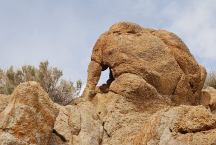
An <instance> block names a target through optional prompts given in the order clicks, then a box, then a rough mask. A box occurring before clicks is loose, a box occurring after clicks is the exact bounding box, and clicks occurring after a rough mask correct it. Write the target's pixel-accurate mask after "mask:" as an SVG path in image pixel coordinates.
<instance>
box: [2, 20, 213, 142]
mask: <svg viewBox="0 0 216 145" xmlns="http://www.w3.org/2000/svg"><path fill="white" fill-rule="evenodd" d="M107 68H109V69H110V76H109V79H108V81H107V84H104V85H102V86H100V87H96V85H97V82H98V80H99V78H100V74H101V71H103V70H105V69H107ZM205 77H206V72H205V69H204V68H203V67H202V66H200V65H199V64H197V62H196V61H195V59H194V58H193V56H192V55H191V53H190V52H189V50H188V48H187V46H186V45H185V44H184V43H183V42H182V41H181V39H180V38H178V37H177V36H176V35H175V34H173V33H170V32H167V31H164V30H154V29H146V28H143V27H141V26H139V25H136V24H133V23H125V22H121V23H117V24H114V25H113V26H112V27H111V28H110V29H109V31H107V32H105V33H104V34H102V35H101V36H100V38H99V39H98V41H97V43H96V44H95V47H94V50H93V53H92V59H91V62H90V64H89V68H88V81H87V86H86V89H85V91H84V93H83V97H81V98H78V99H77V100H75V101H74V102H73V104H71V105H68V106H60V105H57V104H55V103H53V102H52V101H51V100H50V99H49V97H48V96H47V94H46V93H45V92H44V91H43V90H42V88H41V87H40V86H39V85H38V84H37V83H35V82H28V83H24V84H21V85H20V86H18V87H17V89H16V90H15V91H14V93H13V94H12V95H11V96H10V99H9V100H7V99H6V96H3V97H1V96H0V145H12V144H13V145H14V144H16V145H27V144H31V145H185V144H187V145H212V144H216V116H215V115H214V113H212V112H211V111H213V110H214V106H215V102H216V101H215V94H216V93H215V92H216V91H215V90H214V89H212V88H210V89H206V90H203V91H202V95H200V94H201V89H202V87H203V83H204V80H205ZM8 102H9V103H8ZM179 104H187V105H188V106H185V105H179ZM196 104H202V105H203V106H201V105H200V106H191V105H196ZM204 106H205V107H206V108H208V109H206V108H205V107H204ZM209 107H210V109H209Z"/></svg>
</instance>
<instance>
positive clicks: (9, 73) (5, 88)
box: [0, 61, 82, 105]
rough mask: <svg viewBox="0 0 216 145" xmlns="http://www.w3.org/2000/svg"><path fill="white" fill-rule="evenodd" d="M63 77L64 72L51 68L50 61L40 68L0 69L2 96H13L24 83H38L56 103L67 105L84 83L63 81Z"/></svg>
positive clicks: (0, 92)
mask: <svg viewBox="0 0 216 145" xmlns="http://www.w3.org/2000/svg"><path fill="white" fill-rule="evenodd" d="M62 75H63V73H62V71H61V70H59V69H58V68H56V67H50V66H49V63H48V61H45V62H41V63H40V65H39V67H38V68H36V67H34V66H31V65H24V66H22V67H21V68H19V69H16V70H15V69H14V68H13V66H11V67H10V68H9V69H7V70H2V69H0V94H11V93H12V92H13V90H14V89H15V87H16V86H17V85H19V84H20V83H22V82H26V81H36V82H39V83H40V85H41V86H42V87H43V89H44V90H45V91H46V92H47V93H48V94H49V96H50V98H51V99H52V100H53V101H54V102H56V103H59V104H61V105H66V104H68V103H69V102H71V101H72V100H73V99H74V98H75V97H76V96H78V94H79V92H80V89H81V87H82V82H81V81H80V80H79V81H76V83H73V82H71V81H69V80H64V79H61V77H62Z"/></svg>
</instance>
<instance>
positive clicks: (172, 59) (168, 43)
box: [84, 22, 206, 104]
mask: <svg viewBox="0 0 216 145" xmlns="http://www.w3.org/2000/svg"><path fill="white" fill-rule="evenodd" d="M107 68H109V69H110V77H109V79H108V81H107V87H108V88H109V89H108V90H110V91H113V92H115V93H117V94H121V95H124V94H127V95H131V97H134V96H138V95H140V94H142V93H145V91H147V92H152V93H154V94H155V93H156V92H157V93H158V95H163V96H164V97H165V96H166V97H170V99H171V100H172V101H173V102H174V103H175V104H198V103H199V95H200V92H201V89H202V87H203V84H204V81H205V77H206V72H205V69H204V68H203V67H202V66H200V65H199V64H198V63H197V62H196V60H195V59H194V57H193V56H192V54H191V53H190V51H189V49H188V48H187V46H186V45H185V44H184V43H183V42H182V40H181V39H180V38H179V37H178V36H176V35H175V34H173V33H171V32H168V31H165V30H156V29H148V28H144V27H141V26H139V25H137V24H134V23H128V22H120V23H117V24H114V25H113V26H111V27H110V29H109V30H108V31H107V32H105V33H103V34H102V35H101V36H100V37H99V39H98V40H97V42H96V44H95V46H94V49H93V52H92V57H91V62H90V64H89V68H88V81H87V87H86V89H85V92H84V96H87V97H91V96H94V95H95V90H96V85H97V83H98V80H99V78H100V74H101V71H103V70H105V69H107ZM133 78H135V79H133ZM136 78H138V79H136ZM137 80H139V81H137ZM125 85H126V88H128V87H129V88H130V89H129V90H128V89H123V88H124V87H125ZM134 85H135V86H134ZM117 86H118V87H117ZM121 87H122V88H121ZM139 87H141V89H140V88H139ZM143 89H144V90H145V91H144V90H143ZM106 90H107V89H106ZM152 93H150V94H149V96H148V94H143V95H144V96H145V97H147V98H148V97H151V95H152Z"/></svg>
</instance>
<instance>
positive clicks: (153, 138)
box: [131, 106, 216, 145]
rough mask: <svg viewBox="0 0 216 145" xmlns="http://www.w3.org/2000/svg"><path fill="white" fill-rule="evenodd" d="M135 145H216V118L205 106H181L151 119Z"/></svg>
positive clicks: (133, 141) (135, 137) (136, 139)
mask: <svg viewBox="0 0 216 145" xmlns="http://www.w3.org/2000/svg"><path fill="white" fill-rule="evenodd" d="M131 140H132V141H131V142H132V144H133V145H147V144H151V145H186V144H187V145H212V144H216V116H215V115H212V113H211V112H210V111H209V110H207V109H206V108H204V107H203V106H196V107H194V106H179V107H173V108H169V109H165V110H162V111H159V112H157V113H155V114H154V115H152V116H151V117H150V118H148V121H147V122H146V123H145V124H144V126H143V128H142V129H141V130H140V132H139V133H138V134H136V135H134V139H133V137H132V139H131Z"/></svg>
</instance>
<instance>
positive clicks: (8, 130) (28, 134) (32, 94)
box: [0, 82, 58, 145]
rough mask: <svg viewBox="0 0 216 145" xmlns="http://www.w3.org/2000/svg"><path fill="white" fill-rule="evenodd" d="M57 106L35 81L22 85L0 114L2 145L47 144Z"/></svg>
mask: <svg viewBox="0 0 216 145" xmlns="http://www.w3.org/2000/svg"><path fill="white" fill-rule="evenodd" d="M57 115H58V109H57V108H56V106H55V105H54V103H53V102H52V101H51V100H50V99H49V97H48V95H47V93H46V92H44V91H43V89H42V88H41V87H40V85H39V84H38V83H36V82H27V83H23V84H20V85H19V86H18V87H17V88H16V89H15V91H14V92H13V94H12V95H11V100H10V102H9V104H8V105H7V107H6V108H5V109H4V110H3V111H2V112H1V113H0V144H1V145H29V144H32V145H47V144H48V142H49V140H50V137H51V134H52V132H53V126H54V122H55V118H56V116H57Z"/></svg>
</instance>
